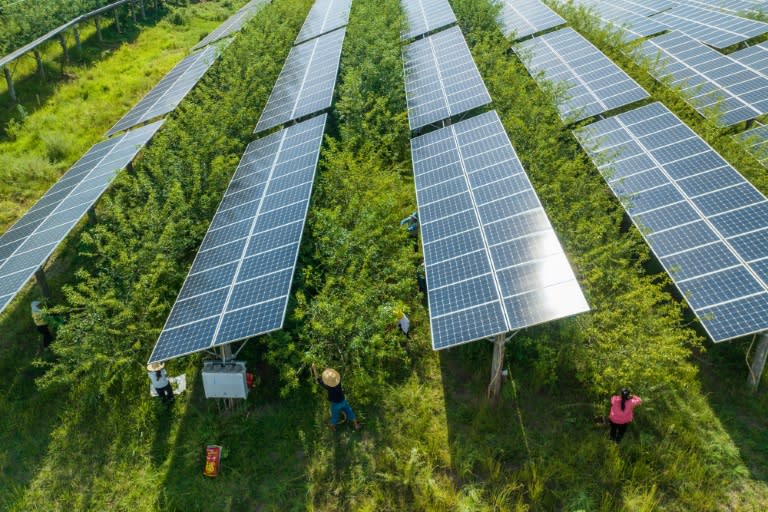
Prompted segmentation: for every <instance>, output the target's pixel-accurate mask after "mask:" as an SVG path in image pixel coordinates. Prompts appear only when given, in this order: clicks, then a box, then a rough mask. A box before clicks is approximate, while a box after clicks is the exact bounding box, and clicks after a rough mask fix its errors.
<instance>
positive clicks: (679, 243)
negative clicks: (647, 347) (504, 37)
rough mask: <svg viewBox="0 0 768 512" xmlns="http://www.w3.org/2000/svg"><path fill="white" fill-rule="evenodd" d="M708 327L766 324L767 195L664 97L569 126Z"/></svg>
mask: <svg viewBox="0 0 768 512" xmlns="http://www.w3.org/2000/svg"><path fill="white" fill-rule="evenodd" d="M575 134H576V137H577V138H578V139H579V141H580V143H581V144H582V146H583V147H584V148H585V149H586V150H587V152H588V153H589V154H590V156H591V157H592V160H593V161H594V162H595V165H596V166H597V168H598V169H599V170H600V172H601V174H602V175H603V177H604V178H605V180H606V181H607V182H608V185H609V186H610V188H611V190H613V193H614V194H615V195H616V196H617V197H618V198H620V199H621V201H622V203H623V205H624V208H625V209H626V210H627V213H628V214H629V215H630V217H631V218H632V221H633V222H634V223H635V225H636V226H638V228H639V229H640V232H641V233H642V235H643V237H644V238H645V240H646V242H647V243H648V245H649V246H650V247H651V249H652V250H653V252H654V254H655V255H656V257H657V258H658V259H659V261H660V262H661V264H662V265H663V266H664V269H665V270H666V271H667V273H668V274H669V275H670V277H671V278H672V280H673V281H674V283H675V285H676V286H677V288H678V289H679V290H680V293H681V294H682V295H683V296H684V297H685V298H686V300H687V302H688V304H689V306H690V307H691V309H692V310H693V311H694V312H695V313H696V316H698V318H699V320H700V321H701V323H702V325H703V326H704V328H705V329H706V330H707V332H708V333H709V335H710V337H711V338H712V339H713V340H714V341H715V342H719V341H725V340H728V339H732V338H737V337H740V336H744V335H748V334H752V333H756V332H761V331H765V330H766V329H768V285H767V284H766V283H768V244H766V240H768V237H766V235H768V201H767V200H766V198H765V196H764V195H763V194H761V193H760V192H759V191H758V190H757V189H755V188H754V187H753V186H752V185H751V184H750V183H748V182H747V181H746V180H745V179H744V178H743V177H742V176H741V175H740V174H739V173H738V172H737V171H736V170H735V169H734V168H733V167H731V166H730V165H729V164H728V162H726V161H725V160H724V159H723V158H722V157H721V156H720V155H719V154H717V153H716V152H715V151H714V150H713V149H712V148H711V147H710V146H709V145H707V143H706V142H704V140H702V139H701V138H700V137H699V136H698V135H696V134H695V133H694V132H693V131H692V130H691V129H690V128H688V127H687V126H686V125H685V124H683V123H682V121H680V120H679V119H678V118H677V117H676V116H675V115H674V114H673V113H672V112H670V111H669V110H668V109H667V108H666V107H665V106H663V105H662V104H661V103H652V104H650V105H647V106H644V107H640V108H638V109H635V110H632V111H629V112H626V113H623V114H620V115H618V116H614V117H611V118H609V119H605V120H603V121H599V122H597V123H594V124H591V125H589V126H586V127H584V128H582V129H579V130H577V131H576V132H575Z"/></svg>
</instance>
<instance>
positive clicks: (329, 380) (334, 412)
mask: <svg viewBox="0 0 768 512" xmlns="http://www.w3.org/2000/svg"><path fill="white" fill-rule="evenodd" d="M312 376H313V377H314V378H315V380H316V381H317V383H318V384H320V385H321V386H322V387H324V388H325V390H326V391H328V401H329V402H331V423H330V425H329V428H330V429H331V430H336V425H337V424H338V423H339V416H341V413H342V412H343V413H344V414H346V416H347V419H348V420H349V421H351V422H352V426H353V427H354V429H355V430H360V427H362V425H361V424H360V422H359V421H358V420H357V416H355V412H354V411H353V410H352V407H351V406H350V405H349V402H347V399H346V398H345V397H344V390H343V389H342V388H341V375H339V372H337V371H336V370H334V369H333V368H326V369H325V370H323V373H322V375H318V374H317V368H316V367H315V364H314V363H312Z"/></svg>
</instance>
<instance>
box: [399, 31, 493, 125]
mask: <svg viewBox="0 0 768 512" xmlns="http://www.w3.org/2000/svg"><path fill="white" fill-rule="evenodd" d="M403 57H404V61H405V92H406V96H407V100H408V122H409V124H410V126H411V130H416V129H417V128H421V127H423V126H426V125H428V124H431V123H434V122H437V121H441V120H443V119H447V118H449V117H451V116H452V115H454V114H459V113H461V112H466V111H468V110H471V109H473V108H475V107H479V106H481V105H486V104H488V103H490V102H491V97H490V96H489V95H488V91H487V90H486V88H485V84H484V83H483V79H482V78H481V77H480V72H479V71H478V70H477V66H475V61H474V60H473V59H472V54H470V53H469V48H467V43H466V41H465V40H464V36H463V35H462V33H461V30H460V29H459V28H458V27H453V28H450V29H448V30H444V31H442V32H438V33H436V34H434V35H432V36H429V37H426V38H424V39H421V40H419V41H416V42H414V43H411V44H409V45H408V46H406V47H405V49H404V51H403Z"/></svg>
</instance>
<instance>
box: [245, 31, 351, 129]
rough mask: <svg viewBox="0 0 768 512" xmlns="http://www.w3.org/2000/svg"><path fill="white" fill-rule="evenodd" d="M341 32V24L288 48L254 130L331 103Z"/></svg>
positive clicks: (319, 108)
mask: <svg viewBox="0 0 768 512" xmlns="http://www.w3.org/2000/svg"><path fill="white" fill-rule="evenodd" d="M344 34H345V29H343V28H342V29H340V30H336V31H334V32H330V33H328V34H325V35H322V36H320V37H317V38H315V39H312V40H311V41H307V42H306V43H302V44H300V45H297V46H294V47H293V48H291V52H290V53H289V54H288V58H287V59H286V60H285V64H284V65H283V69H282V71H280V76H279V77H278V78H277V82H276V83H275V87H274V88H273V89H272V93H271V94H270V96H269V100H267V105H266V107H264V111H263V112H262V113H261V117H260V118H259V122H258V123H257V124H256V130H255V132H260V131H263V130H267V129H269V128H273V127H275V126H278V125H281V124H283V123H286V122H288V121H292V120H294V119H299V118H301V117H304V116H306V115H309V114H313V113H315V112H319V111H321V110H323V109H326V108H328V107H330V106H331V101H332V100H333V90H334V86H335V84H336V72H337V71H338V69H339V59H340V57H341V46H342V43H343V42H344Z"/></svg>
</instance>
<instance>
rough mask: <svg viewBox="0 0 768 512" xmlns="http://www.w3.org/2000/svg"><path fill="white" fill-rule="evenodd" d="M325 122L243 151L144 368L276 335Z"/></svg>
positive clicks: (310, 122)
mask: <svg viewBox="0 0 768 512" xmlns="http://www.w3.org/2000/svg"><path fill="white" fill-rule="evenodd" d="M326 117H327V116H326V115H325V114H324V115H322V116H317V117H314V118H312V119H309V120H307V121H304V122H302V123H298V124H295V125H293V126H291V127H289V128H285V129H282V130H280V131H278V132H275V133H272V134H270V135H268V136H266V137H264V138H262V139H259V140H257V141H255V142H252V143H251V144H249V145H248V148H247V149H246V150H245V154H244V155H243V158H242V159H241V161H240V165H238V167H237V170H236V171H235V174H234V176H233V178H232V181H231V182H230V184H229V187H228V188H227V191H226V193H225V194H224V198H223V200H222V201H221V204H220V205H219V208H218V211H217V212H216V215H215V216H214V217H213V220H212V221H211V225H210V226H209V228H208V233H207V234H206V235H205V238H204V239H203V243H202V245H201V246H200V249H199V251H198V253H197V256H196V257H195V261H194V263H193V264H192V268H191V269H190V271H189V275H188V276H187V278H186V280H185V281H184V285H183V286H182V288H181V291H180V292H179V296H178V297H177V299H176V303H175V304H174V306H173V308H172V309H171V313H170V315H169V316H168V319H167V321H166V323H165V326H164V327H163V331H162V332H161V334H160V338H159V339H158V341H157V344H156V345H155V348H154V350H153V351H152V355H151V356H150V358H149V362H158V361H164V360H167V359H170V358H174V357H179V356H183V355H186V354H191V353H193V352H198V351H201V350H205V349H208V348H213V347H216V346H219V345H225V344H227V343H232V342H234V341H238V340H242V339H246V338H250V337H252V336H256V335H259V334H264V333H267V332H271V331H275V330H277V329H280V328H281V327H282V325H283V320H284V318H285V311H286V308H287V305H288V295H289V292H290V288H291V282H292V279H293V273H294V270H295V268H296V258H297V256H298V250H299V242H300V241H301V235H302V232H303V229H304V221H305V219H306V216H307V209H308V207H309V199H310V195H311V193H312V184H313V182H314V177H315V168H316V166H317V160H318V157H319V154H320V145H321V142H322V138H323V131H324V129H325V121H326Z"/></svg>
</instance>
